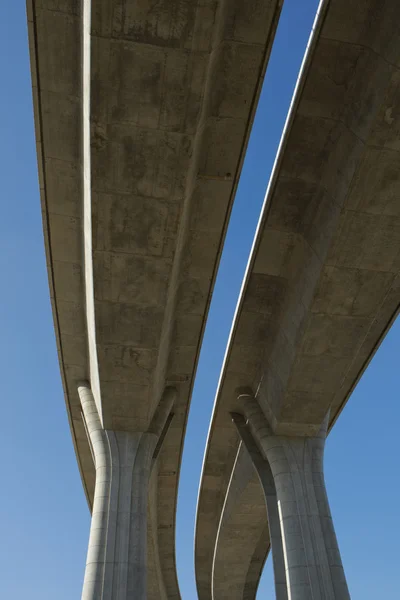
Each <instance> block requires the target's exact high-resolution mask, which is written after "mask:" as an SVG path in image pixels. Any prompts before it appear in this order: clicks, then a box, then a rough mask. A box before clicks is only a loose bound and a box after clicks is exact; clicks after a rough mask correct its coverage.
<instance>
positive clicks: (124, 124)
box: [27, 0, 281, 599]
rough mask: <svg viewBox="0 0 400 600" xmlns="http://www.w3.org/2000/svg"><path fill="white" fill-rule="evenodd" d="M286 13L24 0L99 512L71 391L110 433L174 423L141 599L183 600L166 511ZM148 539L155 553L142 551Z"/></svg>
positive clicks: (46, 183)
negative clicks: (172, 401)
mask: <svg viewBox="0 0 400 600" xmlns="http://www.w3.org/2000/svg"><path fill="white" fill-rule="evenodd" d="M280 6H281V1H280V0H249V1H248V2H247V1H246V2H245V3H243V2H242V1H241V0H221V1H219V2H215V1H214V0H205V1H202V2H197V0H165V1H164V0H163V1H161V2H158V3H156V4H155V3H154V2H152V1H150V0H141V1H140V2H132V1H131V0H102V1H101V2H96V3H93V5H92V3H91V2H90V0H82V1H80V0H28V4H27V8H28V28H29V42H30V56H31V68H32V86H33V101H34V113H35V126H36V140H37V152H38V165H39V181H40V189H41V199H42V212H43V225H44V238H45V245H46V257H47V265H48V274H49V285H50V294H51V298H52V308H53V316H54V323H55V331H56V337H57V345H58V353H59V359H60V366H61V374H62V379H63V385H64V390H65V397H66V403H67V409H68V416H69V419H70V424H71V431H72V436H73V440H74V444H75V448H76V453H77V459H78V462H79V467H80V470H81V474H82V480H83V484H84V487H85V491H86V494H87V497H88V501H89V505H90V506H92V503H93V497H94V489H95V469H94V466H93V460H92V456H91V453H90V448H89V445H88V442H87V436H86V433H85V429H84V426H83V422H82V418H81V407H80V401H79V397H78V393H77V381H80V380H88V381H89V382H90V386H91V389H92V390H93V394H94V398H95V401H96V405H97V408H98V412H99V418H100V421H101V423H102V425H103V426H104V428H105V429H106V430H111V431H126V432H129V433H137V432H143V431H146V430H147V428H148V425H149V423H150V420H151V418H152V415H153V413H154V410H155V407H156V404H157V402H158V398H159V397H160V395H161V393H162V390H163V389H164V387H165V385H168V384H171V385H174V386H175V387H176V388H177V391H178V398H177V402H176V406H175V417H174V420H173V422H172V423H171V427H170V429H169V431H168V434H167V436H166V438H165V440H164V443H163V447H162V450H161V452H160V454H159V456H158V460H157V464H156V467H155V468H156V470H155V471H154V473H156V475H154V476H152V478H151V482H150V493H149V499H148V514H149V515H150V520H149V524H148V537H149V543H148V562H147V565H148V579H149V580H148V590H149V592H148V597H149V598H160V597H164V596H165V595H166V596H167V597H168V598H171V599H175V598H179V597H180V595H179V589H178V584H177V578H176V569H175V544H174V537H175V511H176V499H177V485H178V476H179V466H180V459H181V452H182V444H183V436H184V430H185V424H186V418H187V412H188V407H189V400H190V395H191V390H192V385H193V379H194V373H195V369H196V364H197V359H198V355H199V348H200V343H201V337H202V333H203V330H204V325H205V319H206V315H207V310H208V306H209V303H210V298H211V292H212V288H213V284H214V279H215V274H216V270H217V266H218V261H219V257H220V253H221V248H222V243H223V238H224V234H225V230H226V226H227V221H228V218H229V214H230V210H231V207H232V203H233V198H234V194H235V190H236V186H237V183H238V179H239V175H240V169H241V165H242V161H243V157H244V153H245V149H246V144H247V140H248V136H249V132H250V129H251V124H252V119H253V116H254V111H255V107H256V104H257V99H258V95H259V92H260V88H261V83H262V80H263V74H264V70H265V66H266V63H267V61H268V57H269V52H270V48H271V44H272V40H273V36H274V33H275V29H276V25H277V19H278V15H279V11H280ZM150 542H151V543H150Z"/></svg>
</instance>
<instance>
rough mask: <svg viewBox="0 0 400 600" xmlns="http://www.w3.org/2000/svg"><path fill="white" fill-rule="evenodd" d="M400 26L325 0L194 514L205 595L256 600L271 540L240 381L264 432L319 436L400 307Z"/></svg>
mask: <svg viewBox="0 0 400 600" xmlns="http://www.w3.org/2000/svg"><path fill="white" fill-rule="evenodd" d="M398 24H399V6H398V2H396V1H395V0H385V1H381V0H366V1H365V2H362V3H360V2H359V1H358V0H331V1H327V2H322V3H321V6H320V11H319V14H318V17H317V20H316V23H315V27H314V31H313V34H312V37H311V40H310V44H309V47H308V49H307V53H306V58H305V61H304V64H303V68H302V71H301V75H300V78H299V81H298V85H297V89H296V92H295V96H294V100H293V102H292V106H291V110H290V114H289V117H288V121H287V124H286V127H285V131H284V135H283V138H282V141H281V145H280V149H279V152H278V156H277V159H276V163H275V167H274V170H273V175H272V178H271V181H270V184H269V188H268V191H267V195H266V199H265V203H264V207H263V210H262V215H261V218H260V221H259V225H258V229H257V233H256V238H255V242H254V246H253V249H252V252H251V256H250V259H249V263H248V267H247V271H246V274H245V279H244V283H243V287H242V290H241V294H240V298H239V301H238V305H237V310H236V315H235V319H234V323H233V327H232V330H231V334H230V339H229V343H228V347H227V351H226V355H225V360H224V365H223V370H222V374H221V378H220V382H219V387H218V391H217V396H216V399H215V406H214V412H213V417H212V423H211V427H210V431H209V437H208V444H207V450H206V454H205V457H204V464H203V473H202V480H201V486H200V491H199V500H198V510H197V528H196V542H195V551H196V576H197V587H198V594H199V599H200V600H211V599H212V598H213V600H219V599H220V598H230V599H231V600H233V599H238V600H239V599H241V598H246V599H250V598H255V595H256V590H257V585H258V581H259V577H260V574H261V570H262V566H263V562H264V560H265V558H266V555H267V552H268V549H269V532H268V526H267V518H266V512H265V500H264V497H263V492H262V488H261V486H260V484H259V482H258V479H257V476H256V473H255V470H254V469H253V466H252V463H251V460H250V458H249V455H248V453H247V451H246V450H245V449H244V447H243V445H242V444H241V443H240V438H239V435H238V432H237V429H236V427H235V425H234V423H233V422H232V417H231V413H239V414H245V415H247V414H248V413H246V410H245V407H244V405H243V403H242V399H243V397H244V396H243V395H240V390H243V389H245V390H251V391H252V393H253V394H254V395H255V397H256V400H257V404H258V406H259V408H260V409H261V411H262V413H263V419H264V420H265V421H266V422H268V426H269V428H270V433H269V434H268V435H270V436H275V438H276V439H291V438H295V439H300V438H304V439H307V438H309V439H311V438H312V439H314V438H315V436H318V435H319V434H318V432H319V430H320V427H321V423H322V422H323V420H324V417H325V415H326V414H327V412H328V410H329V409H330V418H329V424H328V425H329V428H332V427H333V425H334V423H335V421H336V419H337V418H338V416H339V414H340V412H341V410H342V408H343V407H344V405H345V403H346V402H347V400H348V399H349V397H350V395H351V393H352V390H353V389H354V387H355V386H356V384H357V382H358V380H359V379H360V377H361V376H362V374H363V372H364V370H365V369H366V367H367V365H368V364H369V361H370V360H371V358H372V356H373V355H374V352H375V351H376V349H377V348H378V346H379V344H380V343H381V341H382V339H383V337H384V336H385V334H386V332H387V331H388V329H389V327H390V326H391V324H392V322H393V320H394V319H395V317H396V315H397V314H398V310H399V305H400V196H399V194H400V142H399V128H400V121H399V106H400V104H399V103H400V95H399V85H398V82H399V81H400V33H399V27H398ZM253 423H254V420H253ZM263 427H264V425H263ZM275 438H274V439H275ZM271 439H272V438H271ZM264 447H265V446H264ZM297 597H299V598H300V597H301V598H303V597H304V598H305V597H309V596H300V595H299V596H296V598H297ZM313 597H314V596H313ZM318 597H319V596H318ZM322 597H323V598H325V597H326V598H327V597H328V596H325V595H321V598H322ZM331 597H332V598H333V597H335V598H345V597H347V596H346V595H337V596H336V595H335V596H329V598H331Z"/></svg>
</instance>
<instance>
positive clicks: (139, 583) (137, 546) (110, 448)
mask: <svg viewBox="0 0 400 600" xmlns="http://www.w3.org/2000/svg"><path fill="white" fill-rule="evenodd" d="M78 392H79V397H80V399H81V404H82V413H83V418H84V422H85V426H86V431H87V434H88V438H89V443H90V447H91V450H92V455H93V460H94V463H95V467H96V485H95V493H94V502H93V511H92V523H91V528H90V537H89V548H88V553H87V561H86V570H85V579H84V584H83V592H82V600H117V599H118V600H122V599H123V600H125V599H127V598H135V600H147V597H148V596H147V504H148V489H149V481H150V474H151V467H152V465H153V464H154V460H155V458H156V456H157V453H158V450H159V448H160V446H161V443H162V440H163V438H164V435H165V430H166V428H167V427H168V425H169V423H170V420H171V416H172V412H171V411H172V406H173V403H174V400H175V396H176V391H175V389H174V388H171V387H169V388H166V390H165V391H164V394H163V397H162V399H161V401H160V403H159V405H158V407H157V410H156V412H155V414H154V416H153V419H152V421H151V423H150V426H149V428H148V430H147V431H146V432H128V431H111V430H106V429H103V427H102V424H101V421H100V417H99V414H98V411H97V407H96V403H95V401H94V398H93V394H92V391H91V389H90V387H89V385H88V384H87V383H85V382H84V383H81V384H80V385H79V386H78Z"/></svg>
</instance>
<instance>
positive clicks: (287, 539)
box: [240, 395, 350, 600]
mask: <svg viewBox="0 0 400 600" xmlns="http://www.w3.org/2000/svg"><path fill="white" fill-rule="evenodd" d="M240 401H241V404H242V405H243V409H244V414H245V417H246V419H247V423H248V426H249V428H250V430H251V432H252V434H253V436H254V438H255V439H256V440H257V442H258V444H259V446H260V448H261V451H262V453H263V455H264V457H265V458H266V460H267V461H268V463H269V466H270V468H271V471H272V476H273V480H274V483H275V490H276V501H277V507H278V512H279V523H280V530H281V535H282V545H283V554H284V560H285V570H286V583H287V589H288V598H289V600H310V599H311V598H312V599H313V600H314V599H315V600H350V594H349V590H348V587H347V582H346V578H345V574H344V570H343V566H342V560H341V557H340V552H339V546H338V542H337V539H336V534H335V529H334V526H333V520H332V515H331V512H330V508H329V502H328V497H327V493H326V487H325V481H324V473H323V455H324V446H325V438H326V432H327V424H328V421H329V414H327V415H326V417H325V419H324V421H323V423H322V424H321V428H320V430H319V432H318V434H317V435H314V436H312V437H306V436H282V435H275V434H273V432H272V430H271V428H270V427H269V424H268V422H267V420H266V419H265V417H264V415H263V413H262V410H261V408H260V406H259V405H258V402H257V401H256V399H255V398H254V397H252V396H250V395H249V396H242V397H240Z"/></svg>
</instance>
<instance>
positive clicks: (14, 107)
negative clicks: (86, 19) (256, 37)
mask: <svg viewBox="0 0 400 600" xmlns="http://www.w3.org/2000/svg"><path fill="white" fill-rule="evenodd" d="M316 6H317V2H316V0H302V2H298V0H286V4H285V6H284V9H283V14H282V18H281V23H280V25H279V29H278V33H277V37H276V42H275V46H274V50H273V55H272V58H271V62H270V66H269V69H268V73H267V77H266V81H265V85H264V90H263V93H262V97H261V100H260V105H259V110H258V113H257V118H256V121H255V126H254V129H253V134H252V138H251V143H250V145H249V150H248V154H247V158H246V162H245V166H244V169H243V174H242V178H241V182H240V185H239V190H238V194H237V198H236V203H235V207H234V210H233V214H232V219H231V224H230V228H229V232H228V237H227V242H226V246H225V250H224V255H223V260H222V264H221V268H220V272H219V275H218V281H217V285H216V289H215V294H214V298H213V303H212V306H211V311H210V316H209V320H208V325H207V330H206V335H205V340H204V344H203V349H202V355H201V360H200V364H199V369H198V374H197V379H196V384H195V390H194V394H193V400H192V408H191V413H190V418H189V424H188V431H187V434H188V435H187V439H186V443H185V452H184V458H183V465H182V475H181V484H180V491H179V505H178V516H177V564H178V573H179V581H180V586H181V592H182V598H183V600H195V599H196V597H197V596H196V591H195V583H194V569H193V529H194V518H195V509H196V502H197V489H198V482H199V477H200V472H201V463H202V457H203V452H204V445H205V440H206V436H207V430H208V424H209V419H210V415H211V410H212V405H213V401H214V395H215V390H216V385H217V381H218V375H219V371H220V367H221V363H222V359H223V354H224V350H225V345H226V340H227V336H228V333H229V328H230V323H231V319H232V315H233V311H234V307H235V304H236V299H237V294H238V291H239V286H240V283H241V279H242V276H243V272H244V268H245V264H246V261H247V256H248V252H249V249H250V245H251V241H252V236H253V233H254V229H255V226H256V222H257V219H258V215H259V211H260V207H261V203H262V200H263V196H264V192H265V189H266V186H267V182H268V178H269V174H270V170H271V167H272V163H273V159H274V156H275V152H276V148H277V145H278V143H279V138H280V134H281V130H282V126H283V123H284V119H285V116H286V111H287V109H288V106H289V102H290V98H291V95H292V91H293V87H294V84H295V81H296V76H297V72H298V69H299V66H300V62H301V59H302V55H303V52H304V48H305V44H306V41H307V38H308V35H309V31H310V28H311V24H312V21H313V16H314V12H315V10H316ZM0 75H1V82H2V86H1V90H2V93H1V95H0V134H1V135H0V165H1V167H0V171H1V178H2V192H1V217H0V248H1V252H0V268H1V272H2V286H1V292H2V293H1V295H0V369H1V377H0V399H1V400H0V402H1V416H2V423H3V427H2V428H1V434H0V456H1V457H2V473H1V475H2V486H1V493H0V565H1V569H0V573H1V577H0V598H2V599H3V598H4V599H7V600H26V599H27V598H29V600H73V599H75V598H76V599H78V598H80V591H81V585H82V578H83V571H84V564H85V557H86V546H87V540H88V530H89V523H90V519H89V511H88V508H87V505H86V500H85V498H84V494H83V490H82V486H81V482H80V478H79V473H78V468H77V465H76V461H75V456H74V451H73V447H72V441H71V438H70V433H69V427H68V421H67V415H66V411H65V405H64V399H63V391H62V387H61V381H60V375H59V370H58V362H57V355H56V347H55V339H54V333H53V323H52V317H51V309H50V301H49V293H48V286H47V275H46V266H45V257H44V248H43V237H42V226H41V214H40V202H39V190H38V181H37V170H36V154H35V142H34V130H33V114H32V100H31V88H30V86H31V83H30V73H29V59H28V46H27V31H26V15H25V2H24V1H23V0H13V1H12V2H4V6H2V19H1V21H0ZM399 346H400V321H397V323H396V324H395V325H394V326H393V328H392V330H391V331H390V333H389V335H388V336H387V338H386V339H385V341H384V343H383V344H382V346H381V348H380V350H379V352H378V353H377V355H376V357H375V358H374V360H373V362H372V363H371V365H370V367H369V369H368V370H367V372H366V374H365V375H364V377H363V379H362V380H361V382H360V384H359V385H358V387H357V389H356V390H355V392H354V393H353V395H352V397H351V399H350V402H349V403H348V405H347V407H346V409H345V410H344V411H343V413H342V415H341V417H340V419H339V421H338V423H337V424H336V426H335V428H334V430H333V432H332V433H331V435H330V436H329V439H328V442H327V448H326V461H325V462H326V480H327V485H328V492H329V496H330V501H331V508H332V512H333V516H334V520H335V525H336V532H337V535H338V538H339V544H340V548H341V552H342V557H343V562H344V567H345V571H346V574H347V578H348V582H349V586H350V591H351V595H352V597H353V598H355V599H357V598H360V599H361V598H362V599H363V600H380V599H389V598H390V599H395V598H398V597H399V586H398V574H397V569H398V568H399V563H400V546H399V543H398V537H399V535H400V512H399V506H400V469H399V464H398V463H399V458H400V452H399V447H398V446H399V435H398V430H399V424H400V402H399V387H400V375H399V373H400V371H399ZM269 562H270V561H268V563H269ZM258 598H259V599H261V598H268V599H271V600H272V599H273V598H274V591H273V583H272V577H271V569H270V566H269V564H268V565H267V567H266V569H265V573H264V575H263V579H262V583H261V585H260V589H259V593H258Z"/></svg>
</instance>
